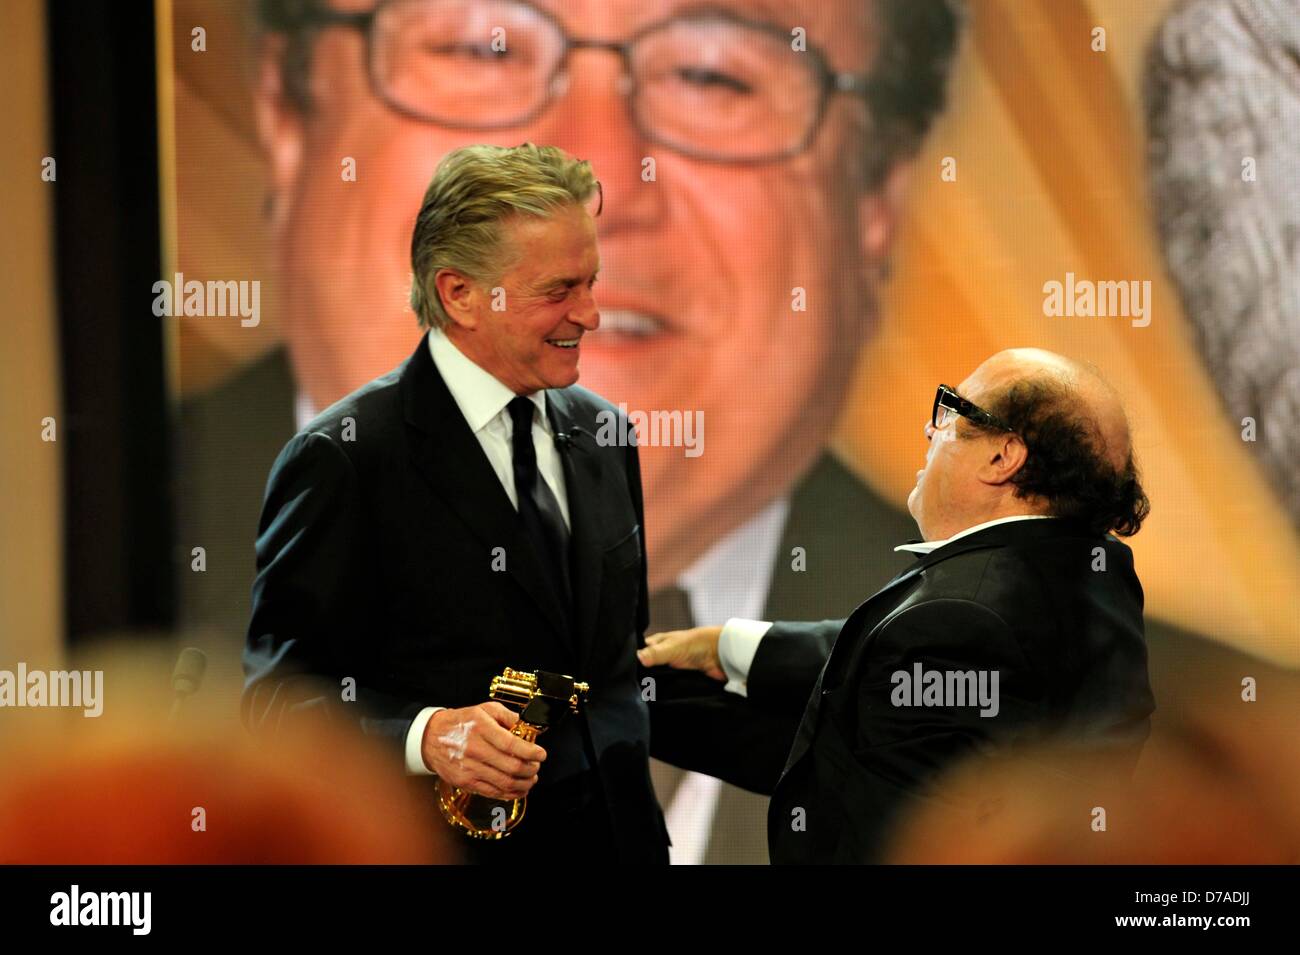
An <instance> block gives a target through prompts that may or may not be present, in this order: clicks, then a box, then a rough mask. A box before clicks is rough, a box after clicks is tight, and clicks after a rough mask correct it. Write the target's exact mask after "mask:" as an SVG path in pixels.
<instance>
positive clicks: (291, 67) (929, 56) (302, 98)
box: [252, 0, 965, 185]
mask: <svg viewBox="0 0 1300 955" xmlns="http://www.w3.org/2000/svg"><path fill="white" fill-rule="evenodd" d="M323 2H324V0H252V3H253V12H254V19H255V21H256V25H257V29H258V30H260V31H261V32H262V33H271V34H280V35H282V36H284V37H285V39H286V46H285V50H284V56H283V60H282V63H281V79H282V82H283V84H284V89H285V92H286V94H287V96H288V98H289V99H290V101H291V102H292V103H294V105H296V106H297V107H298V109H300V110H302V111H304V112H306V111H307V110H309V109H310V107H311V96H310V93H309V90H308V76H309V73H310V69H311V53H312V46H313V44H314V43H315V39H316V37H315V34H316V30H315V28H313V27H311V26H310V25H308V24H309V23H310V18H309V16H308V14H310V13H311V11H312V10H313V9H315V8H317V7H319V6H320V5H321V4H322V3H323ZM862 2H864V3H870V4H872V5H873V6H874V7H875V9H876V18H877V22H878V23H879V24H880V25H881V33H882V36H883V40H882V42H881V44H880V46H879V49H880V54H879V57H878V59H877V62H876V64H875V66H874V68H873V70H872V72H871V79H872V82H871V92H870V105H871V113H872V120H873V123H874V129H873V136H872V150H871V155H870V156H869V157H867V164H866V175H867V181H868V183H869V184H872V185H874V184H876V183H878V182H879V181H880V179H881V178H882V177H883V176H884V174H885V172H886V171H888V169H889V167H890V165H891V164H892V163H894V162H895V161H897V160H898V159H900V158H902V157H905V156H910V155H912V154H913V153H915V152H916V150H917V149H918V148H919V146H920V144H921V141H922V139H923V138H924V137H925V134H926V132H928V131H929V129H930V127H931V125H933V123H934V120H935V117H937V116H938V115H939V113H940V112H941V111H942V110H943V107H944V105H945V102H946V99H947V85H948V75H949V73H950V72H951V71H952V63H953V59H954V58H955V56H956V52H957V40H958V37H959V36H960V33H961V26H962V20H963V19H964V10H965V8H964V2H963V0H862Z"/></svg>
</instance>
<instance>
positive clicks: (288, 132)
mask: <svg viewBox="0 0 1300 955" xmlns="http://www.w3.org/2000/svg"><path fill="white" fill-rule="evenodd" d="M287 45H288V39H287V38H286V37H284V36H282V35H278V34H277V35H271V36H266V37H264V38H263V39H262V45H261V49H260V50H259V51H258V64H257V85H256V88H255V89H254V91H253V108H254V113H255V116H256V118H257V134H258V139H259V140H260V141H261V143H262V152H263V153H264V154H265V156H266V159H267V177H268V183H267V186H268V189H269V195H268V196H267V205H268V217H269V219H270V224H271V229H272V230H273V231H279V229H280V228H281V227H282V226H283V224H284V221H285V219H286V217H287V215H288V210H289V197H290V196H291V195H293V188H294V185H295V183H296V182H297V179H298V170H299V168H300V166H301V161H302V142H303V124H304V121H303V115H302V111H301V108H300V105H299V104H298V103H295V102H293V100H292V98H291V97H290V96H289V94H288V91H287V90H286V89H285V88H284V75H283V73H282V71H281V67H282V65H283V62H284V53H285V48H286V47H287Z"/></svg>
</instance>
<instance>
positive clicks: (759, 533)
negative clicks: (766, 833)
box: [663, 498, 790, 865]
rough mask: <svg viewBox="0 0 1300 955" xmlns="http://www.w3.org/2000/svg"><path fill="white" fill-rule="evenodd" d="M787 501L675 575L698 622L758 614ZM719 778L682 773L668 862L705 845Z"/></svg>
mask: <svg viewBox="0 0 1300 955" xmlns="http://www.w3.org/2000/svg"><path fill="white" fill-rule="evenodd" d="M789 513H790V502H789V500H787V499H786V498H781V499H779V500H776V501H773V502H772V503H771V504H769V505H767V507H765V508H763V509H762V510H761V511H759V512H758V513H757V514H756V515H754V516H753V517H752V518H750V519H749V520H748V521H746V522H745V523H744V524H742V525H741V526H740V527H738V528H736V529H735V530H734V531H732V532H731V533H730V534H728V535H727V536H726V537H724V538H722V540H720V541H718V542H717V543H716V544H714V545H713V546H712V547H711V548H709V550H708V551H706V552H705V553H704V554H703V555H702V556H701V557H699V558H698V559H697V560H696V561H695V563H694V564H692V565H691V566H690V567H689V568H688V569H687V570H686V571H685V572H684V573H683V574H682V575H681V576H680V577H678V578H677V586H679V587H681V588H682V590H684V591H686V595H687V597H688V598H689V599H690V604H691V616H692V617H693V618H694V619H695V622H696V623H697V624H701V625H703V624H707V623H710V622H712V621H714V620H726V619H727V618H728V617H731V616H736V615H745V616H751V617H757V616H758V615H759V614H761V613H762V612H763V605H764V604H765V603H766V602H767V592H768V590H770V589H771V586H772V573H773V571H774V570H775V569H776V562H777V560H779V559H781V555H780V554H778V553H777V552H776V549H777V546H778V545H779V544H780V543H781V532H782V531H783V530H784V529H785V520H786V516H787V515H788V514H789ZM721 791H722V783H721V781H720V780H718V779H715V778H714V777H712V776H705V775H704V774H703V773H691V772H688V773H686V774H685V775H684V776H683V777H682V779H681V782H679V783H678V784H677V789H676V791H675V792H674V793H673V796H672V799H671V800H670V801H669V802H668V804H667V805H666V806H664V807H663V810H664V822H665V823H666V824H667V826H668V832H669V834H671V836H672V839H673V844H672V847H671V848H670V849H669V858H670V860H671V862H672V864H673V865H699V864H700V863H701V862H702V861H703V860H704V853H705V852H706V851H707V849H708V847H709V835H710V833H711V832H712V830H713V817H714V814H715V812H716V810H717V805H718V796H719V794H720V793H721Z"/></svg>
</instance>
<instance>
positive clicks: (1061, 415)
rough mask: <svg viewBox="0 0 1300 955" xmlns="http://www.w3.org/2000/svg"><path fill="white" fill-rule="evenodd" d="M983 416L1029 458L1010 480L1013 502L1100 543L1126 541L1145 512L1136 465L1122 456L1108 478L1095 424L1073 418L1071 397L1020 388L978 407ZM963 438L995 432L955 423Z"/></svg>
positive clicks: (1034, 382)
mask: <svg viewBox="0 0 1300 955" xmlns="http://www.w3.org/2000/svg"><path fill="white" fill-rule="evenodd" d="M986 406H987V409H988V410H989V411H990V412H992V413H993V414H995V415H996V416H997V417H999V418H1000V419H1002V421H1004V422H1006V424H1007V425H1008V427H1010V428H1011V429H1012V430H1013V431H1015V432H1016V434H1018V435H1020V437H1021V439H1022V440H1023V441H1024V442H1025V447H1026V448H1028V450H1029V456H1028V458H1027V459H1026V461H1025V464H1024V466H1023V467H1022V468H1021V469H1020V470H1019V471H1018V472H1016V475H1015V476H1014V477H1013V478H1012V479H1011V483H1012V484H1013V485H1015V495H1016V497H1020V498H1026V497H1034V498H1039V499H1041V500H1044V501H1047V503H1048V507H1049V508H1050V511H1051V514H1052V515H1053V516H1054V517H1064V518H1069V519H1072V520H1077V521H1080V522H1082V523H1083V524H1085V525H1087V527H1088V530H1089V531H1090V532H1091V533H1093V534H1096V535H1097V536H1102V535H1105V534H1108V533H1111V532H1113V533H1115V534H1118V535H1119V536H1121V537H1130V536H1132V535H1133V534H1136V533H1137V532H1138V529H1139V528H1140V527H1141V526H1142V522H1143V521H1144V520H1146V517H1147V515H1148V514H1149V513H1150V512H1151V502H1150V501H1149V500H1148V499H1147V496H1146V492H1145V491H1143V490H1142V482H1141V480H1140V479H1139V475H1138V469H1137V463H1136V461H1135V460H1134V458H1133V455H1132V454H1131V453H1130V454H1129V456H1128V459H1127V461H1126V462H1125V464H1124V467H1123V468H1122V469H1120V470H1118V471H1117V470H1116V469H1115V468H1114V467H1113V466H1112V465H1111V464H1110V463H1109V462H1107V460H1106V458H1105V456H1104V455H1103V454H1102V439H1101V435H1100V432H1099V431H1098V429H1097V426H1096V424H1095V423H1094V422H1093V421H1091V420H1090V419H1088V418H1087V417H1085V416H1084V415H1081V414H1080V413H1079V410H1078V404H1077V402H1076V401H1075V400H1074V395H1073V393H1072V392H1071V390H1070V389H1069V388H1068V387H1067V386H1066V385H1065V384H1064V383H1063V382H1060V381H1057V380H1055V379H1050V378H1035V379H1030V380H1027V381H1020V382H1017V383H1015V384H1014V385H1012V386H1011V387H1010V388H1007V389H1006V390H1004V391H1002V392H1001V393H1000V394H998V395H997V396H995V397H993V398H991V399H986ZM962 424H963V426H964V432H962V433H964V434H975V433H978V434H998V433H1000V432H999V431H998V429H997V428H995V427H989V426H985V425H980V424H977V423H975V422H972V421H969V420H963V422H962Z"/></svg>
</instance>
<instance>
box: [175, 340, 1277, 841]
mask: <svg viewBox="0 0 1300 955" xmlns="http://www.w3.org/2000/svg"><path fill="white" fill-rule="evenodd" d="M294 392H295V388H294V383H293V376H292V373H291V370H290V367H289V362H288V360H287V355H286V352H285V351H284V349H275V350H273V351H271V352H270V353H268V354H267V355H266V356H265V357H263V358H261V359H259V360H257V361H255V362H253V363H251V364H250V365H249V366H248V367H247V368H245V369H243V370H241V371H240V372H239V373H238V374H237V375H235V376H234V377H232V378H231V379H230V380H229V381H227V382H225V383H223V384H221V385H220V386H218V387H216V388H214V389H212V390H211V391H208V392H205V393H203V394H201V395H197V396H195V397H193V398H190V399H188V400H186V401H185V402H184V403H183V404H182V405H181V408H180V416H179V419H178V428H177V434H176V435H175V438H174V443H175V447H176V453H177V493H176V499H177V502H178V513H177V527H178V535H177V536H178V544H179V545H180V549H181V551H182V553H184V554H185V555H187V556H186V559H185V560H184V561H183V562H182V564H181V570H180V572H179V574H178V581H177V584H178V587H180V588H181V593H182V599H181V608H180V609H181V613H182V620H181V629H182V630H183V631H184V634H185V637H184V639H185V641H186V643H189V644H195V645H199V646H204V647H206V648H207V649H208V651H209V655H210V657H212V659H213V660H214V661H218V660H222V659H225V658H226V657H228V656H229V655H230V654H231V653H232V652H237V647H238V646H239V644H240V641H241V639H242V637H243V634H244V632H245V631H246V627H247V623H248V619H249V612H250V603H249V583H250V582H251V579H252V575H253V565H254V555H253V548H252V547H251V546H250V542H251V541H252V540H253V538H254V536H255V534H256V531H257V527H258V502H259V501H260V499H261V497H262V492H263V489H264V487H265V483H266V481H265V477H266V473H267V469H268V467H269V466H270V465H271V463H272V462H273V461H274V460H275V459H276V455H277V453H278V452H279V451H280V450H281V448H282V447H283V445H284V441H285V439H286V437H287V436H289V435H291V434H292V433H293V429H294V422H293V412H292V409H293V402H294ZM915 533H916V525H915V524H914V523H913V522H912V521H911V519H910V518H909V517H908V515H907V514H906V512H904V511H901V510H899V509H898V508H897V507H896V506H895V505H894V504H892V503H889V502H887V501H885V500H884V499H882V498H881V497H880V495H879V494H877V493H876V492H875V491H874V490H873V489H872V488H870V487H869V486H867V485H866V484H864V483H863V482H862V481H860V480H859V479H858V478H857V477H855V476H854V475H852V474H850V473H848V472H847V471H846V470H845V469H844V467H843V466H842V465H840V464H839V463H838V462H837V461H836V460H835V459H834V458H833V457H832V456H830V455H826V456H823V458H822V459H821V460H820V461H819V462H818V463H817V465H816V466H815V467H814V468H813V469H812V471H810V472H809V474H808V475H806V476H805V477H804V478H803V480H802V481H800V483H799V484H798V485H797V486H796V487H795V488H794V490H793V495H792V498H791V504H790V516H789V518H788V520H787V523H786V528H785V531H784V532H783V534H782V543H781V545H780V550H779V552H778V554H777V558H776V571H775V574H774V577H773V581H772V586H771V589H770V590H769V593H768V599H767V606H766V608H765V611H764V615H765V617H766V618H767V619H769V620H812V619H817V618H819V617H822V616H831V617H835V616H846V615H847V614H848V613H850V612H851V611H852V609H853V608H854V607H855V606H856V605H857V603H858V602H859V601H860V600H861V595H862V594H863V593H864V592H865V591H866V589H867V588H868V587H870V586H875V585H877V584H878V583H879V582H882V581H885V580H887V579H889V577H890V576H892V574H893V573H894V572H895V571H896V570H897V567H894V566H892V563H893V562H894V561H902V562H908V561H911V560H912V558H911V557H909V556H908V555H899V554H894V553H893V552H892V548H893V546H894V545H895V544H897V543H899V542H901V541H902V540H905V539H906V538H908V537H911V536H914V535H915ZM200 544H201V545H203V547H204V549H205V551H206V555H207V566H206V571H205V572H204V573H193V572H192V571H191V570H190V565H189V558H188V554H189V551H190V548H192V547H193V546H195V545H200ZM795 546H799V547H802V548H804V550H805V551H806V554H807V565H806V568H804V569H799V570H796V569H795V568H794V567H792V565H791V557H790V555H791V549H792V548H793V547H795ZM904 566H905V564H904ZM701 622H707V623H721V622H722V621H701ZM833 635H834V634H833V633H832V636H833ZM1210 636H1213V639H1210ZM1234 638H1235V635H1234V634H1230V633H1229V634H1215V635H1204V634H1193V633H1190V632H1188V631H1186V630H1183V629H1181V628H1179V627H1176V626H1174V625H1172V624H1171V623H1169V621H1167V620H1160V619H1152V618H1148V619H1147V621H1146V639H1147V645H1148V648H1149V650H1150V672H1151V683H1152V687H1153V689H1154V692H1155V696H1156V699H1157V700H1158V701H1159V708H1158V709H1157V711H1156V713H1155V715H1154V720H1155V722H1156V723H1157V724H1159V723H1161V722H1172V721H1176V720H1178V719H1180V718H1182V717H1183V716H1185V715H1188V714H1203V713H1205V712H1206V711H1207V710H1209V709H1210V708H1212V707H1216V706H1218V705H1220V702H1221V701H1222V700H1224V699H1233V700H1235V699H1237V698H1238V694H1239V693H1240V690H1241V686H1240V681H1241V678H1242V677H1243V676H1245V675H1250V676H1253V677H1255V678H1256V679H1258V680H1260V681H1261V682H1263V681H1265V680H1267V679H1269V678H1270V676H1271V675H1274V674H1277V675H1279V676H1280V675H1281V673H1282V671H1281V670H1279V668H1278V667H1276V666H1274V665H1272V664H1269V663H1266V662H1264V661H1262V660H1260V659H1258V658H1256V657H1253V656H1249V655H1247V654H1245V653H1242V652H1241V651H1239V650H1235V649H1233V648H1232V646H1231V644H1232V643H1233V641H1234ZM224 691H225V684H223V683H219V682H218V681H217V680H216V679H215V678H211V679H209V680H208V681H207V683H206V685H205V687H204V692H205V693H208V694H213V693H218V692H224ZM1258 705H1261V706H1266V705H1269V704H1268V701H1267V700H1265V701H1263V702H1261V703H1260V704H1258ZM659 712H660V718H659V719H657V720H656V722H655V726H656V730H657V731H656V732H655V734H654V744H653V746H652V753H653V754H654V755H657V756H660V758H663V759H666V760H668V761H670V762H676V763H678V764H680V765H685V766H688V767H690V768H694V769H699V770H701V771H704V772H709V771H715V772H716V771H719V770H718V769H717V768H716V767H717V760H716V758H715V756H716V753H715V752H709V751H708V750H709V749H712V750H714V751H716V750H718V749H726V750H727V751H728V752H729V753H732V754H733V755H734V753H736V752H738V748H736V747H733V746H726V747H719V746H716V745H713V746H710V745H709V744H711V743H712V740H711V739H702V738H701V734H698V733H697V734H695V736H694V739H695V740H696V742H695V743H694V744H692V743H691V742H690V740H691V737H690V736H686V735H683V732H678V733H677V734H676V739H674V738H673V734H674V731H677V730H682V731H684V732H690V731H691V729H692V728H693V727H694V726H695V725H696V719H695V716H694V715H693V714H691V713H690V712H689V708H682V707H679V706H677V705H676V704H675V703H674V705H672V706H669V707H664V708H662V709H661V710H660V711H659ZM798 720H799V715H798V714H796V715H795V716H794V717H793V719H792V721H791V723H790V726H789V729H788V732H785V739H786V742H787V743H788V742H789V741H790V740H792V739H793V736H794V731H795V724H797V722H798ZM660 726H662V731H658V730H659V727H660ZM759 731H760V732H763V731H767V732H770V733H776V732H778V731H773V730H770V728H769V729H767V730H763V729H762V728H760V730H759ZM718 732H719V733H720V734H722V735H720V736H719V737H718V738H726V737H725V732H726V731H725V729H724V728H719V730H718ZM711 735H712V734H711ZM543 739H544V738H543ZM771 748H773V747H769V749H771ZM786 752H788V747H787V749H786V750H784V751H782V754H781V757H780V758H778V759H775V760H772V759H765V760H762V761H761V763H762V765H754V766H753V767H752V768H751V769H749V770H748V771H746V772H745V773H740V774H738V775H735V776H733V775H732V774H730V773H727V774H726V778H729V779H734V780H735V781H736V782H738V783H739V784H740V785H742V786H745V787H746V788H748V789H751V790H755V791H758V792H762V793H771V791H772V789H773V787H774V786H775V785H776V781H777V778H778V777H779V775H780V773H781V771H782V768H783V767H784V764H785V761H784V755H785V753H786ZM735 768H737V764H736V763H735V762H734V759H733V764H732V766H730V767H724V769H735ZM723 801H724V804H723V806H722V807H721V808H720V810H719V816H718V818H717V820H716V823H715V828H714V833H715V838H714V839H713V840H712V841H711V842H710V845H709V855H708V857H707V859H708V861H718V862H762V861H764V860H765V859H766V858H767V846H766V834H765V833H764V832H763V829H764V826H763V822H764V820H765V819H766V814H767V802H766V799H764V798H762V797H758V796H752V795H751V794H750V793H745V792H741V791H740V790H737V789H735V788H734V787H728V788H727V789H725V790H724V793H723ZM729 803H731V804H739V805H730V806H729ZM507 841H508V840H507Z"/></svg>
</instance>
